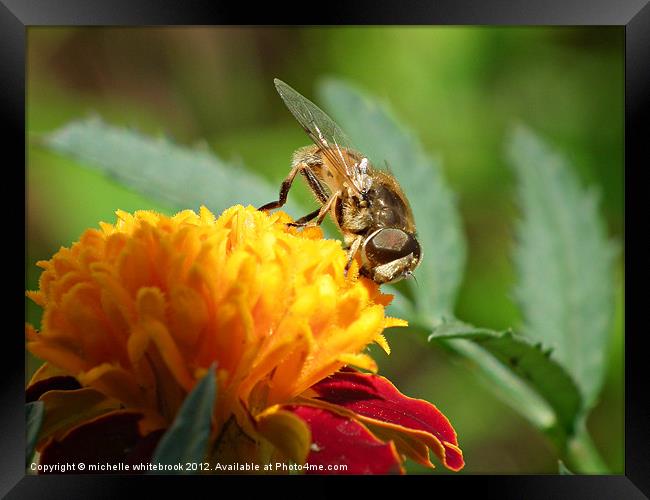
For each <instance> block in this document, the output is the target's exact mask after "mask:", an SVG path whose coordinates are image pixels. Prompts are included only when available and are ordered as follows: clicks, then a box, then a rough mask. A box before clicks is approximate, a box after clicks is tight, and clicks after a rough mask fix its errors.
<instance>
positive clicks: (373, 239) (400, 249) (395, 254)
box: [364, 228, 420, 265]
mask: <svg viewBox="0 0 650 500" xmlns="http://www.w3.org/2000/svg"><path fill="white" fill-rule="evenodd" d="M364 253H365V257H366V260H367V261H368V262H369V263H370V264H371V265H381V264H385V263H387V262H393V261H394V260H397V259H401V258H402V257H406V256H407V255H409V254H413V256H414V257H415V259H416V260H420V244H419V243H418V241H417V240H416V239H415V237H414V236H413V235H412V234H409V233H407V232H406V231H402V230H401V229H394V228H384V229H380V230H379V231H377V232H375V233H374V234H373V235H371V236H370V238H368V239H367V240H366V243H365V245H364Z"/></svg>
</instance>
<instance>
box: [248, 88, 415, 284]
mask: <svg viewBox="0 0 650 500" xmlns="http://www.w3.org/2000/svg"><path fill="white" fill-rule="evenodd" d="M274 83H275V88H276V89H277V91H278V93H279V94H280V97H282V100H283V101H284V103H285V104H286V106H287V108H289V111H291V113H292V114H293V116H294V117H295V118H296V120H298V123H300V125H301V126H302V128H303V129H304V130H305V132H306V133H307V135H308V136H309V137H310V139H311V140H312V141H313V143H314V144H313V145H310V146H305V147H302V148H300V149H298V150H296V151H295V152H294V154H293V159H292V163H291V171H290V172H289V175H288V176H287V177H286V179H285V180H284V181H283V182H282V185H281V187H280V194H279V199H278V200H277V201H273V202H271V203H267V204H266V205H264V206H262V207H260V208H259V210H272V209H274V208H279V207H281V206H283V205H284V204H285V202H286V200H287V194H288V192H289V189H290V188H291V184H292V183H293V180H294V179H295V177H296V175H297V174H298V173H300V174H302V176H303V177H304V179H305V180H306V181H307V185H308V186H309V188H310V189H311V191H312V192H313V194H314V196H315V197H316V200H317V201H318V203H320V207H319V208H318V209H316V210H314V211H313V212H311V213H309V214H307V215H305V216H304V217H302V218H300V219H298V220H296V221H295V222H293V223H291V225H293V226H297V227H301V226H306V225H308V224H313V225H320V224H321V222H323V219H324V218H325V216H326V215H327V214H328V213H329V214H330V215H331V216H332V219H333V220H334V222H335V224H336V225H337V226H338V228H339V230H340V231H341V233H342V235H343V238H344V245H345V248H347V250H348V261H347V264H346V266H345V272H346V273H347V272H348V270H349V268H350V265H351V264H352V261H353V260H354V258H355V256H356V254H357V252H359V253H360V254H361V263H362V264H361V267H360V270H359V272H360V274H362V275H363V276H366V277H369V278H370V279H372V280H373V281H375V282H376V283H378V284H382V283H391V282H395V281H399V280H400V279H402V278H406V277H409V276H411V275H412V273H413V271H414V270H415V268H416V267H417V266H418V264H419V263H420V260H421V258H422V253H421V250H420V244H419V243H418V241H417V239H416V237H415V233H416V231H415V223H414V220H413V213H412V211H411V207H410V206H409V202H408V200H407V199H406V196H405V195H404V192H403V191H402V189H401V188H400V186H399V184H398V183H397V180H395V178H394V177H393V176H392V175H391V174H390V173H389V172H387V171H384V170H379V169H377V168H375V167H374V166H373V165H371V163H370V161H369V160H368V158H367V157H365V156H363V155H362V154H361V153H359V152H357V151H356V150H354V149H353V148H352V146H351V144H350V141H349V140H348V139H347V138H346V136H345V134H344V133H343V131H342V130H341V129H340V127H339V126H338V125H336V123H334V121H333V120H332V119H331V118H330V117H329V116H327V114H325V112H323V111H322V110H321V109H320V108H319V107H318V106H316V105H315V104H314V103H313V102H311V101H310V100H309V99H307V98H305V97H304V96H302V95H300V94H299V93H298V92H296V91H295V90H294V89H292V88H291V87H290V86H289V85H287V84H286V83H284V82H283V81H281V80H278V79H275V80H274ZM313 219H316V220H315V222H310V221H312V220H313Z"/></svg>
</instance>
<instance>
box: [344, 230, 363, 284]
mask: <svg viewBox="0 0 650 500" xmlns="http://www.w3.org/2000/svg"><path fill="white" fill-rule="evenodd" d="M362 241H363V238H362V237H361V236H358V237H357V239H356V240H354V241H353V242H352V245H350V249H349V250H348V261H347V262H346V263H345V269H344V271H343V275H344V276H347V275H348V271H349V270H350V266H351V265H352V262H353V261H354V256H355V255H356V254H357V252H358V251H359V247H360V246H361V242H362Z"/></svg>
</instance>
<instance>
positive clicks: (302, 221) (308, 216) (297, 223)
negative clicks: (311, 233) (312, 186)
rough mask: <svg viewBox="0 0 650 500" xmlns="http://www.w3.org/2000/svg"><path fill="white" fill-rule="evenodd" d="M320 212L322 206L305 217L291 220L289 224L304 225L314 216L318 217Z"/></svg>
mask: <svg viewBox="0 0 650 500" xmlns="http://www.w3.org/2000/svg"><path fill="white" fill-rule="evenodd" d="M319 213H320V207H319V208H317V209H316V210H314V211H313V212H310V213H308V214H307V215H305V216H304V217H300V219H298V220H296V221H294V222H290V223H289V224H290V225H292V226H304V225H305V224H307V223H308V222H309V221H310V220H312V219H313V218H314V217H316V216H317V215H318V214H319Z"/></svg>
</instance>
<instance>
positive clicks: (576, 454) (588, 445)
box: [567, 422, 611, 474]
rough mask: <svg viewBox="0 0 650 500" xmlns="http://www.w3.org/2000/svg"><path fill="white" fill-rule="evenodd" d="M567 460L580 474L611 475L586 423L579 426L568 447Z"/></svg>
mask: <svg viewBox="0 0 650 500" xmlns="http://www.w3.org/2000/svg"><path fill="white" fill-rule="evenodd" d="M567 459H568V461H569V462H570V464H571V466H572V467H573V469H572V470H573V471H574V472H576V473H578V474H610V473H611V471H610V470H609V467H607V464H606V463H605V461H604V460H603V458H602V457H601V456H600V453H598V450H597V449H596V445H595V444H594V442H593V441H592V439H591V436H590V435H589V432H588V431H587V427H586V426H585V425H584V422H582V423H580V424H578V429H577V432H576V434H575V436H574V437H573V438H571V440H570V441H569V444H568V447H567Z"/></svg>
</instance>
